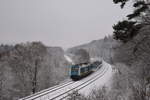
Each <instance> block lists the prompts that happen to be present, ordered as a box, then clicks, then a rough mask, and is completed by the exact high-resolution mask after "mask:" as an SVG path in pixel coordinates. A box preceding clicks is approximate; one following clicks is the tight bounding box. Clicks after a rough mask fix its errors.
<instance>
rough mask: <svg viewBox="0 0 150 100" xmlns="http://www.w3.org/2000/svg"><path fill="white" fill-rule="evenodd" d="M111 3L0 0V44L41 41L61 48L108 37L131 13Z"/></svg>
mask: <svg viewBox="0 0 150 100" xmlns="http://www.w3.org/2000/svg"><path fill="white" fill-rule="evenodd" d="M112 1H113V0H0V43H18V42H26V41H42V42H43V43H44V44H46V45H47V46H61V47H64V48H67V47H70V46H75V45H79V44H83V43H86V42H90V41H91V40H96V39H100V38H103V37H104V36H105V35H108V34H112V25H113V24H114V23H116V22H117V21H118V20H119V19H120V20H121V19H123V16H125V15H126V14H127V13H129V11H131V9H128V8H127V9H124V10H121V9H120V7H119V5H115V4H113V2H112Z"/></svg>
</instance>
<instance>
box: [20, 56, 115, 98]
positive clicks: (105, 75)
mask: <svg viewBox="0 0 150 100" xmlns="http://www.w3.org/2000/svg"><path fill="white" fill-rule="evenodd" d="M65 58H66V59H68V60H70V58H69V57H68V56H66V55H65ZM70 61H71V60H70ZM111 76H112V68H111V66H110V65H109V64H107V63H106V62H104V61H103V66H102V67H101V68H100V69H99V70H98V71H96V72H94V73H93V74H91V75H89V76H88V77H86V78H84V79H82V80H80V81H75V82H74V81H71V82H72V84H69V85H66V86H63V87H62V88H61V89H58V87H56V88H54V89H53V90H55V89H57V90H55V91H53V92H50V91H52V90H50V91H47V93H48V94H46V95H43V96H41V97H39V98H36V100H50V99H52V98H53V97H56V96H59V95H61V94H63V93H65V92H66V91H68V93H71V92H72V89H74V90H78V89H79V93H81V94H83V95H85V96H87V95H89V94H90V92H92V90H93V89H95V88H99V87H101V86H103V85H105V86H109V82H110V81H109V80H110V79H111ZM92 80H93V83H91V81H92ZM62 84H63V83H62ZM60 85H61V84H60ZM60 85H59V86H60ZM86 85H87V86H86ZM84 86H86V87H84ZM83 87H84V88H83ZM81 88H82V89H81ZM80 89H81V90H80ZM68 93H66V94H64V95H61V96H60V97H59V98H56V99H55V100H59V99H61V98H62V97H64V96H66V95H68ZM43 94H44V93H43ZM39 95H40V94H37V95H36V97H37V96H39ZM33 98H34V97H32V99H27V100H35V99H33ZM20 100H21V99H20Z"/></svg>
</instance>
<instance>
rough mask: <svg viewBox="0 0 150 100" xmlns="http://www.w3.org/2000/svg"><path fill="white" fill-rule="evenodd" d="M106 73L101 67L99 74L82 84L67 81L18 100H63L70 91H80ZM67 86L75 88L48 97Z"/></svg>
mask: <svg viewBox="0 0 150 100" xmlns="http://www.w3.org/2000/svg"><path fill="white" fill-rule="evenodd" d="M106 71H107V69H106V68H105V67H103V66H102V67H101V72H99V73H95V74H94V76H92V75H91V76H92V77H91V78H89V79H88V77H86V78H84V79H83V81H84V82H82V83H81V84H77V83H78V81H77V82H73V81H71V80H69V81H66V82H64V83H62V84H60V85H56V86H54V87H51V88H48V89H45V90H43V91H40V92H38V93H35V94H33V95H31V96H27V97H25V98H22V99H19V100H54V99H58V100H60V99H65V98H67V97H68V93H71V91H73V90H80V89H82V88H84V87H86V86H87V85H89V84H91V83H92V82H94V81H95V80H97V79H98V78H100V77H101V76H103V75H104V74H105V72H106ZM86 79H87V80H86ZM74 84H77V85H74ZM67 86H75V87H72V88H71V89H68V90H67V91H66V90H64V91H65V92H63V93H60V94H59V95H57V96H54V97H53V96H51V95H50V94H51V93H53V92H55V91H58V90H61V89H65V87H67Z"/></svg>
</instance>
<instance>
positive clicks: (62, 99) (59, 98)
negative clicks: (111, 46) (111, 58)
mask: <svg viewBox="0 0 150 100" xmlns="http://www.w3.org/2000/svg"><path fill="white" fill-rule="evenodd" d="M107 70H108V67H107V68H105V69H104V70H103V72H102V73H100V74H99V75H97V76H96V77H95V78H93V79H92V80H88V81H86V82H84V83H82V84H80V85H79V86H76V87H74V88H72V89H70V90H68V91H66V92H64V93H62V94H60V95H58V96H56V97H54V98H51V99H48V100H65V99H66V98H67V97H68V96H69V94H71V93H72V91H73V90H74V91H79V90H81V89H83V88H84V87H86V86H88V85H90V84H91V83H93V82H94V81H96V80H97V79H99V78H100V77H102V76H103V75H104V74H105V72H106V71H107Z"/></svg>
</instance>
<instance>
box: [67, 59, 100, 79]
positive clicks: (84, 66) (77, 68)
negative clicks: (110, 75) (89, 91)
mask: <svg viewBox="0 0 150 100" xmlns="http://www.w3.org/2000/svg"><path fill="white" fill-rule="evenodd" d="M101 64H102V62H101V61H95V62H93V63H81V64H75V65H72V66H71V67H70V70H69V76H70V78H71V79H72V80H74V81H76V80H79V79H81V78H83V77H85V76H87V75H89V74H91V73H92V72H93V71H95V69H97V68H98V67H99V66H100V65H101Z"/></svg>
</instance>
